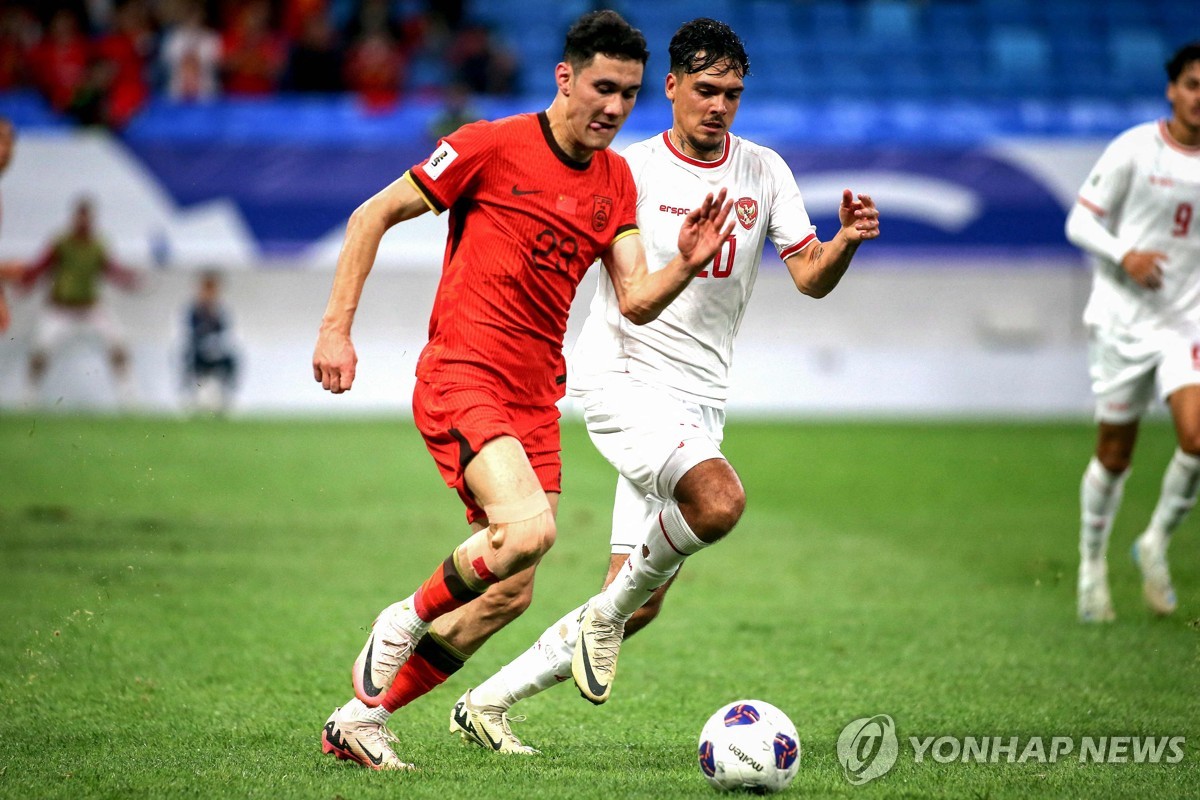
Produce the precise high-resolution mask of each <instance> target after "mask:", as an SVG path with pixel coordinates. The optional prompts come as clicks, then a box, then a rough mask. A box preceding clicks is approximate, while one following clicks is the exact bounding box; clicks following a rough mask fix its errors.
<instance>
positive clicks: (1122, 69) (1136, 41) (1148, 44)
mask: <svg viewBox="0 0 1200 800" xmlns="http://www.w3.org/2000/svg"><path fill="white" fill-rule="evenodd" d="M1109 49H1110V52H1111V55H1112V79H1113V85H1114V88H1115V89H1117V91H1120V92H1126V93H1133V94H1139V93H1147V94H1148V93H1151V92H1155V91H1161V90H1162V87H1163V86H1165V85H1166V80H1167V77H1166V73H1165V71H1164V70H1163V64H1164V63H1165V62H1166V60H1167V58H1168V56H1169V54H1168V53H1167V45H1166V42H1165V41H1164V40H1163V37H1162V36H1160V35H1159V33H1158V32H1157V31H1154V30H1151V29H1149V28H1118V29H1115V30H1113V31H1112V34H1111V36H1110V39H1109Z"/></svg>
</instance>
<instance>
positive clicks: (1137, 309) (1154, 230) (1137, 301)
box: [1079, 122, 1200, 338]
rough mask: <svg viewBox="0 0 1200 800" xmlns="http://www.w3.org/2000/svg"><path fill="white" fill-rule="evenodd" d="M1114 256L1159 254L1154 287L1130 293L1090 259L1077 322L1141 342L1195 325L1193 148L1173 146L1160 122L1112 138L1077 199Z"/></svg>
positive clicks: (1199, 311)
mask: <svg viewBox="0 0 1200 800" xmlns="http://www.w3.org/2000/svg"><path fill="white" fill-rule="evenodd" d="M1079 203H1080V204H1081V205H1083V206H1084V207H1085V208H1087V209H1089V210H1091V211H1092V212H1093V213H1094V214H1096V215H1097V216H1099V217H1100V218H1101V219H1102V220H1103V221H1104V223H1105V224H1106V225H1107V227H1108V230H1109V232H1110V233H1112V234H1113V235H1114V236H1116V238H1117V239H1118V240H1119V242H1120V243H1121V249H1122V250H1123V251H1128V250H1130V249H1134V250H1159V251H1162V252H1163V253H1165V254H1166V258H1165V259H1164V260H1163V262H1162V271H1163V281H1162V287H1161V288H1160V289H1157V290H1150V289H1145V288H1143V287H1141V286H1138V285H1137V284H1136V283H1134V281H1133V280H1132V279H1131V278H1130V277H1129V276H1128V275H1127V274H1126V273H1125V271H1124V270H1123V269H1121V266H1120V264H1118V263H1116V262H1115V261H1113V260H1111V258H1099V257H1098V258H1097V259H1096V270H1095V277H1094V278H1093V281H1092V294H1091V297H1090V298H1089V299H1088V304H1087V308H1086V309H1085V311H1084V321H1085V322H1087V323H1088V324H1091V325H1098V326H1100V327H1102V328H1105V329H1107V330H1111V331H1115V332H1120V333H1123V334H1127V335H1129V336H1133V337H1136V338H1143V337H1145V336H1146V335H1148V334H1151V333H1153V332H1154V331H1157V330H1160V329H1163V328H1175V327H1178V326H1180V325H1187V324H1193V323H1200V230H1197V229H1198V228H1200V148H1195V147H1193V148H1187V147H1184V146H1183V145H1180V144H1179V143H1178V142H1176V141H1175V140H1174V139H1172V138H1171V135H1170V134H1169V133H1168V132H1167V130H1166V123H1165V122H1147V123H1144V124H1142V125H1138V126H1136V127H1133V128H1130V129H1129V130H1127V131H1125V132H1124V133H1123V134H1121V135H1120V136H1118V137H1117V138H1116V139H1114V140H1113V142H1112V143H1111V144H1110V145H1109V146H1108V148H1107V149H1106V150H1105V151H1104V154H1103V155H1102V156H1101V157H1100V160H1099V161H1097V162H1096V165H1095V166H1094V167H1093V168H1092V171H1091V174H1089V175H1088V178H1087V181H1086V182H1085V183H1084V185H1083V188H1082V189H1080V191H1079Z"/></svg>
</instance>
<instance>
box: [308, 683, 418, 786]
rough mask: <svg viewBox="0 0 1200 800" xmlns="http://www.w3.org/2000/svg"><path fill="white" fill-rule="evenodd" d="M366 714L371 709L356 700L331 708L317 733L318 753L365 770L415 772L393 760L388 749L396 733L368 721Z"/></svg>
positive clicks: (382, 724) (375, 722)
mask: <svg viewBox="0 0 1200 800" xmlns="http://www.w3.org/2000/svg"><path fill="white" fill-rule="evenodd" d="M370 713H371V709H369V708H367V707H366V706H365V705H363V704H362V703H361V702H359V701H358V700H351V701H350V702H349V703H347V704H346V705H344V706H342V707H341V708H338V709H335V710H334V712H333V714H331V715H330V717H329V719H328V720H327V721H326V722H325V730H324V731H323V732H322V733H321V752H323V753H332V754H333V755H335V756H337V757H338V758H339V759H345V760H347V761H354V762H355V763H358V764H361V765H362V766H364V767H366V768H367V769H376V770H409V769H416V767H414V766H413V765H412V764H406V763H405V762H403V761H401V760H400V759H399V758H397V757H396V753H395V751H393V750H392V742H395V741H397V739H396V734H394V733H392V732H391V731H390V730H389V729H388V726H387V725H385V724H384V723H382V722H378V721H376V720H374V719H372V718H371V717H370Z"/></svg>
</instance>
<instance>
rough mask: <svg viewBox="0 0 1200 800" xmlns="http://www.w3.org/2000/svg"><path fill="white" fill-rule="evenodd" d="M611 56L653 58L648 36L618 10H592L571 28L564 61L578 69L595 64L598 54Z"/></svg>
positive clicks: (642, 60) (633, 58) (643, 63)
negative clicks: (647, 39) (647, 42)
mask: <svg viewBox="0 0 1200 800" xmlns="http://www.w3.org/2000/svg"><path fill="white" fill-rule="evenodd" d="M597 53H599V54H600V55H605V56H608V57H610V58H623V59H627V60H629V61H640V62H641V63H642V66H645V65H646V60H647V59H648V58H650V51H649V50H647V49H646V37H645V36H643V35H642V32H641V31H639V30H638V29H637V28H635V27H633V26H632V25H630V24H629V23H628V22H626V21H625V20H624V19H623V18H622V17H621V15H620V14H618V13H617V12H615V11H592V12H590V13H588V14H584V15H583V16H582V17H580V18H579V19H578V20H576V21H575V24H574V25H572V26H571V29H570V30H568V31H567V41H566V45H565V46H564V47H563V61H566V62H567V63H568V64H570V65H571V66H572V67H574V68H575V69H582V68H583V67H586V66H587V65H588V64H590V63H592V59H593V58H595V57H596V54H597Z"/></svg>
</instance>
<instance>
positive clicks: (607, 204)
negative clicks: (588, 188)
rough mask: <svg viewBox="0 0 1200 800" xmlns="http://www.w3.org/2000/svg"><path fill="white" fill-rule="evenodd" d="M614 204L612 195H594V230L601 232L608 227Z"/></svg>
mask: <svg viewBox="0 0 1200 800" xmlns="http://www.w3.org/2000/svg"><path fill="white" fill-rule="evenodd" d="M612 205H613V201H612V198H611V197H601V196H600V195H598V194H594V195H592V230H594V231H596V232H597V233H599V232H600V231H602V230H604V229H605V228H607V227H608V220H609V219H610V218H611V217H612Z"/></svg>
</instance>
